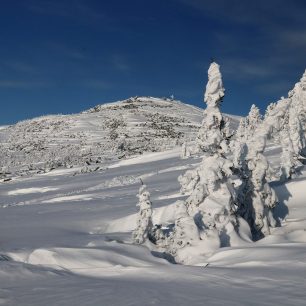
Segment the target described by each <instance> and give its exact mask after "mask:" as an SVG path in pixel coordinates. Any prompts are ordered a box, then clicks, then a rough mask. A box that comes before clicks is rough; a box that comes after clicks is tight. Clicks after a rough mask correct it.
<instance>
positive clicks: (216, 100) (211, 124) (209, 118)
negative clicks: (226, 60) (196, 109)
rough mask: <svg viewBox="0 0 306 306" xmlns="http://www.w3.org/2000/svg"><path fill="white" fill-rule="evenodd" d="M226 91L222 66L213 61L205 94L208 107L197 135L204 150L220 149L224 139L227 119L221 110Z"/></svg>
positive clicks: (199, 144)
mask: <svg viewBox="0 0 306 306" xmlns="http://www.w3.org/2000/svg"><path fill="white" fill-rule="evenodd" d="M224 93H225V89H224V87H223V82H222V75H221V72H220V66H219V65H218V64H217V63H215V62H213V63H212V64H211V65H210V67H209V69H208V83H207V85H206V91H205V94H204V101H205V102H206V105H207V107H206V109H205V110H204V114H203V121H202V126H201V127H200V130H199V133H198V136H197V144H198V147H199V149H200V150H201V151H203V152H214V151H216V150H218V149H219V148H220V146H221V145H222V142H223V141H224V134H223V132H224V131H223V129H224V127H225V121H224V119H223V116H222V114H221V112H220V104H221V102H222V99H223V97H224Z"/></svg>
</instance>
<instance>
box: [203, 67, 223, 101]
mask: <svg viewBox="0 0 306 306" xmlns="http://www.w3.org/2000/svg"><path fill="white" fill-rule="evenodd" d="M224 92H225V89H224V87H223V82H222V75H221V72H220V66H219V65H218V64H217V63H215V62H213V63H211V64H210V66H209V69H208V82H207V85H206V91H205V94H204V101H205V102H206V103H207V106H208V107H210V106H211V107H215V106H219V104H220V102H221V100H222V98H223V97H224Z"/></svg>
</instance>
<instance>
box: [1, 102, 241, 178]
mask: <svg viewBox="0 0 306 306" xmlns="http://www.w3.org/2000/svg"><path fill="white" fill-rule="evenodd" d="M229 117H230V119H231V123H232V126H233V127H236V126H237V124H238V118H239V117H236V116H229ZM201 121H202V109H200V108H197V107H195V106H191V105H188V104H184V103H182V102H179V101H172V100H169V99H159V98H151V97H138V98H131V99H127V100H124V101H119V102H115V103H107V104H102V105H98V106H96V107H94V108H92V109H89V110H87V111H85V112H83V113H80V114H75V115H53V116H44V117H39V118H35V119H32V120H26V121H22V122H19V123H17V124H15V125H12V126H9V127H7V128H5V129H1V130H0V143H1V146H0V152H1V156H2V158H1V161H0V167H1V166H2V167H3V168H4V169H3V171H9V172H12V171H15V170H16V169H17V170H19V172H20V170H23V172H24V173H28V172H29V170H31V169H33V170H37V169H41V171H45V170H46V169H50V168H53V167H55V168H56V167H58V166H68V167H70V166H72V165H73V166H75V165H84V164H85V163H86V162H87V164H89V163H90V164H96V163H98V164H99V163H101V162H105V161H106V160H109V159H116V158H124V157H126V156H131V155H135V154H142V153H143V152H156V151H164V150H165V149H172V148H174V147H175V146H177V145H181V144H182V143H183V142H184V141H190V140H193V139H195V135H196V133H197V131H198V128H199V126H200V124H201Z"/></svg>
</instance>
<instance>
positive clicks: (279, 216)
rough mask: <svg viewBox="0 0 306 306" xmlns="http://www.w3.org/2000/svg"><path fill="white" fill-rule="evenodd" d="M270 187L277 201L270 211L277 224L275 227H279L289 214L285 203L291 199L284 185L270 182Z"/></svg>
mask: <svg viewBox="0 0 306 306" xmlns="http://www.w3.org/2000/svg"><path fill="white" fill-rule="evenodd" d="M270 185H271V187H272V188H273V189H274V191H275V192H276V195H277V197H278V199H279V202H278V204H277V205H276V206H275V208H274V209H273V210H272V213H273V217H274V219H275V220H276V222H277V224H276V226H281V221H282V220H284V219H285V218H286V217H287V215H288V214H289V208H288V206H287V205H286V204H285V201H287V202H288V200H289V199H290V198H291V197H292V194H291V193H290V192H289V190H288V188H287V186H286V184H284V183H281V182H272V183H270Z"/></svg>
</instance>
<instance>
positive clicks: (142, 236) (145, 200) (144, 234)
mask: <svg viewBox="0 0 306 306" xmlns="http://www.w3.org/2000/svg"><path fill="white" fill-rule="evenodd" d="M137 197H138V199H139V202H138V204H137V206H138V207H139V212H138V215H137V227H136V229H135V230H134V231H133V240H134V242H135V243H137V244H142V243H144V242H145V241H146V240H148V239H150V236H151V233H152V229H153V223H152V203H151V201H150V193H149V191H148V190H147V186H146V185H142V186H141V187H140V189H139V193H138V195H137Z"/></svg>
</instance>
